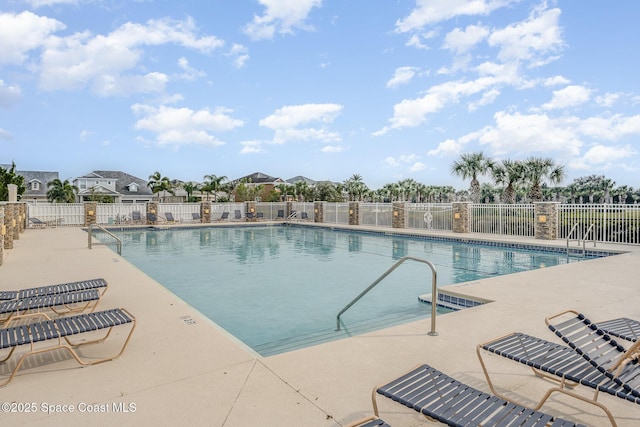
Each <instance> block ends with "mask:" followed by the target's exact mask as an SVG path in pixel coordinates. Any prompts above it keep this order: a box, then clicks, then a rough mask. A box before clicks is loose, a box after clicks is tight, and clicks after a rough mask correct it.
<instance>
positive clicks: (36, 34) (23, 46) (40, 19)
mask: <svg viewBox="0 0 640 427" xmlns="http://www.w3.org/2000/svg"><path fill="white" fill-rule="evenodd" d="M65 28H66V26H65V25H64V24H63V23H62V22H60V21H57V20H55V19H51V18H47V17H44V16H38V15H36V14H34V13H32V12H28V11H26V12H22V13H19V14H17V15H16V14H12V13H0V40H2V42H0V65H2V64H22V63H23V62H24V61H26V60H27V58H28V53H29V51H31V50H34V49H39V48H41V47H42V46H43V45H44V44H45V43H46V40H47V39H48V37H49V36H50V35H51V34H52V33H55V32H56V31H60V30H64V29H65Z"/></svg>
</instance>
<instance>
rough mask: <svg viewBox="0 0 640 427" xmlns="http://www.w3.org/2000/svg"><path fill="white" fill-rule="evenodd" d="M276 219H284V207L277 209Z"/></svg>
mask: <svg viewBox="0 0 640 427" xmlns="http://www.w3.org/2000/svg"><path fill="white" fill-rule="evenodd" d="M276 219H284V209H278V216H276Z"/></svg>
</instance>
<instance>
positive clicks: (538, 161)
mask: <svg viewBox="0 0 640 427" xmlns="http://www.w3.org/2000/svg"><path fill="white" fill-rule="evenodd" d="M524 170H525V172H524V176H525V178H526V180H527V182H528V183H529V199H530V200H531V201H532V202H539V201H542V200H543V199H544V197H543V194H542V189H541V187H540V186H541V185H542V183H543V182H544V180H545V178H546V179H547V180H548V181H549V182H550V183H553V184H560V183H561V182H562V180H563V179H564V166H561V165H557V164H556V163H555V162H554V161H553V159H549V158H544V159H543V158H541V157H530V158H528V159H527V160H525V161H524Z"/></svg>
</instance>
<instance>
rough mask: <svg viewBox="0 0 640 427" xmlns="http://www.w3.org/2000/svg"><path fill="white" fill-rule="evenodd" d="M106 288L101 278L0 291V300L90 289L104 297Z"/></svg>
mask: <svg viewBox="0 0 640 427" xmlns="http://www.w3.org/2000/svg"><path fill="white" fill-rule="evenodd" d="M107 286H108V285H107V281H106V280H104V279H102V278H99V279H88V280H80V281H77V282H68V283H59V284H56V285H44V286H36V287H33V288H25V289H20V290H17V291H0V300H11V299H18V298H29V297H35V296H43V295H53V294H64V293H67V292H78V291H86V290H90V289H99V290H100V295H104V293H105V292H106V291H107Z"/></svg>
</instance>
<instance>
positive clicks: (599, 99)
mask: <svg viewBox="0 0 640 427" xmlns="http://www.w3.org/2000/svg"><path fill="white" fill-rule="evenodd" d="M621 97H622V94H621V93H611V92H607V93H605V94H604V95H599V96H596V103H597V104H598V105H600V106H602V107H606V108H608V107H612V106H613V104H615V103H616V102H618V100H620V98H621Z"/></svg>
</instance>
